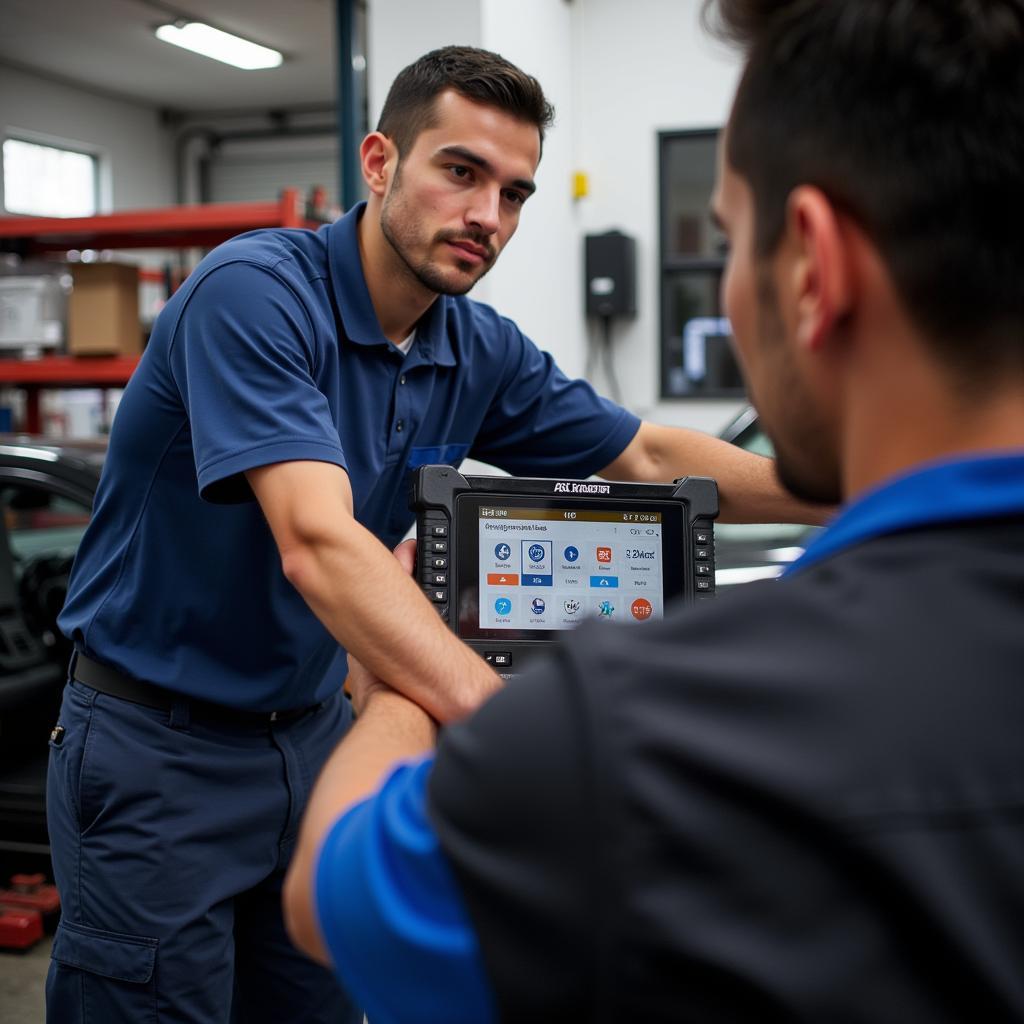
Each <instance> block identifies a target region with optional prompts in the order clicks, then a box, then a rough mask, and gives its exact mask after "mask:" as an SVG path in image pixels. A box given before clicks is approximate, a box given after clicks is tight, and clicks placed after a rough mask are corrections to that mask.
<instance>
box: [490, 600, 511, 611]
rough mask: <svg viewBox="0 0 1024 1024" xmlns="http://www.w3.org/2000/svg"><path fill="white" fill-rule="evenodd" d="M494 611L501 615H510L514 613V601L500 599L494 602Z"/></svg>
mask: <svg viewBox="0 0 1024 1024" xmlns="http://www.w3.org/2000/svg"><path fill="white" fill-rule="evenodd" d="M494 610H495V611H496V612H497V613H498V614H499V615H508V613H509V612H510V611H512V600H511V598H508V597H499V598H498V600H497V601H495V602H494Z"/></svg>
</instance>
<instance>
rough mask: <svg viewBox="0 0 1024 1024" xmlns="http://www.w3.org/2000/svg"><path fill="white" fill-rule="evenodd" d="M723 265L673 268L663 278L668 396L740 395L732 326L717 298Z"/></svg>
mask: <svg viewBox="0 0 1024 1024" xmlns="http://www.w3.org/2000/svg"><path fill="white" fill-rule="evenodd" d="M721 277H722V272H721V270H677V271H673V272H671V273H666V274H665V275H664V276H663V278H662V282H663V283H662V289H663V292H664V303H665V305H664V317H665V323H664V326H665V337H664V339H663V342H662V359H663V367H662V369H663V377H662V379H663V383H664V393H665V395H666V396H670V397H671V396H675V397H685V396H688V395H710V394H735V395H741V394H743V380H742V378H741V377H740V371H739V367H738V365H737V363H736V358H735V356H734V355H733V353H732V347H731V341H732V338H731V333H732V332H731V329H730V327H729V322H728V321H727V320H726V319H725V317H724V316H723V314H722V310H721V306H720V303H719V285H720V283H721Z"/></svg>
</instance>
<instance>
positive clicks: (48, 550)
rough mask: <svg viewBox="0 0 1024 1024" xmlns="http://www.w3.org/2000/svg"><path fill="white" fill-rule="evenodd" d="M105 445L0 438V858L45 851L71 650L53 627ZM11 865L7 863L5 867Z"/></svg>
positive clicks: (93, 491)
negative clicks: (52, 743)
mask: <svg viewBox="0 0 1024 1024" xmlns="http://www.w3.org/2000/svg"><path fill="white" fill-rule="evenodd" d="M104 451H105V446H104V445H103V444H101V443H97V444H88V443H82V444H79V443H74V444H48V443H40V442H39V441H38V440H29V439H26V438H22V437H16V436H0V855H2V858H3V860H4V862H5V863H7V862H11V861H10V858H11V857H16V856H24V855H27V854H32V853H39V854H44V853H45V852H46V851H47V849H48V848H47V840H46V823H45V812H44V796H45V779H46V761H47V753H48V751H47V744H46V738H47V736H48V735H49V732H50V729H51V728H52V726H53V723H54V720H55V717H56V713H57V709H58V707H59V703H60V693H61V690H62V688H63V685H64V680H65V677H66V672H67V663H68V656H69V655H70V646H69V644H68V642H67V641H66V640H65V639H64V637H63V636H62V635H61V633H60V631H59V630H58V629H57V615H58V613H59V612H60V609H61V607H62V606H63V604H64V597H65V595H66V593H67V581H68V573H69V572H70V571H71V563H72V560H73V559H74V556H75V552H76V551H77V549H78V543H79V541H80V540H81V538H82V534H83V532H84V531H85V527H86V524H87V523H88V522H89V516H90V514H91V512H92V501H93V495H94V494H95V492H96V486H97V484H98V482H99V475H100V468H101V466H102V464H103V455H104ZM12 863H13V862H12Z"/></svg>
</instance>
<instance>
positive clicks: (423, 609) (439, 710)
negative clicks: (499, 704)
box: [286, 522, 501, 722]
mask: <svg viewBox="0 0 1024 1024" xmlns="http://www.w3.org/2000/svg"><path fill="white" fill-rule="evenodd" d="M286 573H287V574H288V576H289V579H291V580H292V582H293V583H294V584H295V586H296V587H297V588H298V590H299V592H300V593H301V594H302V595H303V597H304V598H305V599H306V601H307V602H308V603H309V605H310V607H311V608H312V609H313V611H314V612H315V613H316V614H317V616H318V617H319V619H320V620H321V622H323V623H324V624H325V625H326V626H327V628H328V629H329V630H330V631H331V633H332V634H333V635H334V636H335V637H336V638H337V639H338V640H339V641H340V642H341V643H342V644H343V645H344V647H345V648H346V650H349V651H351V652H352V653H353V654H354V655H355V656H356V657H357V658H359V660H360V661H361V662H363V664H364V665H365V666H366V667H367V668H368V669H370V671H371V672H373V673H374V675H376V676H379V677H380V678H381V679H383V680H385V681H387V682H388V683H390V684H391V685H392V686H394V687H395V688H396V689H398V690H400V691H402V692H403V693H405V694H408V696H409V697H411V698H412V699H413V700H414V701H416V702H417V703H418V704H420V705H422V707H424V708H426V709H427V711H429V712H430V714H431V715H433V716H434V718H436V719H437V720H438V721H442V722H448V721H452V720H454V719H457V718H461V717H463V716H465V715H466V714H468V713H469V712H471V711H472V710H474V709H475V708H476V707H478V706H479V705H480V704H481V703H482V702H483V701H484V700H485V699H486V698H487V697H489V696H490V695H491V694H493V693H494V692H495V691H497V690H498V689H499V688H500V686H501V680H500V679H499V677H498V676H497V675H495V673H494V672H493V671H492V670H491V669H490V667H489V666H488V665H487V664H486V663H485V662H484V661H483V659H482V658H480V657H479V656H478V655H476V654H475V653H474V652H473V651H472V650H470V648H469V647H467V646H466V645H465V644H464V643H462V641H460V640H459V639H458V638H457V637H456V636H455V635H454V634H453V633H452V632H451V631H450V630H448V629H447V628H446V627H445V626H444V624H443V623H442V622H441V619H440V617H439V616H438V614H437V611H436V610H435V608H434V607H433V605H431V604H430V602H429V601H427V599H426V598H425V597H424V595H423V593H422V592H421V590H420V588H419V587H418V586H417V585H416V583H415V582H414V581H413V579H412V578H411V577H410V576H409V575H408V574H407V573H406V572H405V571H404V570H403V569H402V568H401V566H400V565H399V564H398V562H397V561H396V559H395V558H394V557H393V556H392V555H391V554H390V552H388V551H387V550H386V549H385V548H384V547H383V546H382V545H381V544H380V542H379V541H377V540H376V538H374V537H373V535H372V534H370V533H369V531H366V530H364V529H363V528H362V527H360V526H359V525H358V524H356V523H354V522H352V523H350V524H349V525H348V528H347V529H346V531H345V532H344V535H342V536H339V535H332V536H328V537H325V538H324V539H323V541H322V542H320V543H317V544H313V545H309V546H307V548H306V549H305V551H304V552H303V554H302V555H301V565H300V566H298V567H297V566H296V565H295V564H293V565H292V566H291V567H290V569H289V568H286Z"/></svg>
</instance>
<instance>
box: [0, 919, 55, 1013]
mask: <svg viewBox="0 0 1024 1024" xmlns="http://www.w3.org/2000/svg"><path fill="white" fill-rule="evenodd" d="M50 943H51V939H50V936H47V937H46V938H45V939H43V941H42V942H39V943H37V944H36V945H35V946H33V947H32V949H30V950H28V951H27V952H25V953H7V952H0V1024H42V1022H43V1021H44V1020H45V1017H46V1013H45V1009H44V1001H43V989H44V987H45V985H46V972H47V970H48V969H49V967H50Z"/></svg>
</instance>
